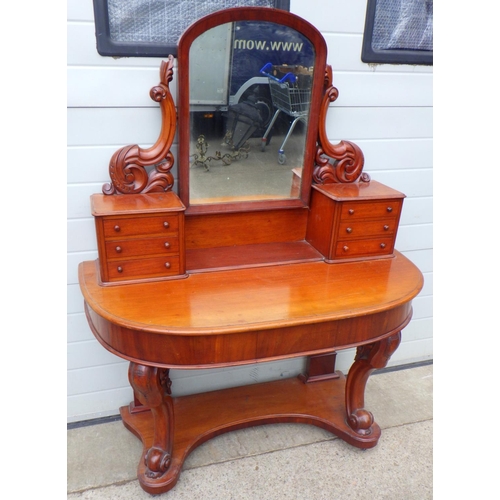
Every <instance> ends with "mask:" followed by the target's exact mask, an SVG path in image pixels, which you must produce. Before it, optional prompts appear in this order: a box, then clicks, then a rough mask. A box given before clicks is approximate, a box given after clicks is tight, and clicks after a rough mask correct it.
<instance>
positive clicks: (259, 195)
mask: <svg viewBox="0 0 500 500" xmlns="http://www.w3.org/2000/svg"><path fill="white" fill-rule="evenodd" d="M284 137H285V134H284V133H279V134H276V135H275V136H273V137H272V138H271V141H270V143H269V144H268V145H267V146H266V147H265V149H264V151H262V150H261V143H262V140H261V138H260V137H252V138H250V139H248V141H247V144H248V147H247V148H248V152H247V151H246V149H247V148H245V151H244V152H243V153H242V154H241V155H240V157H239V158H237V159H234V160H231V163H230V164H225V163H224V162H223V161H222V160H216V159H214V160H208V161H206V162H205V163H204V164H202V163H196V162H192V163H191V166H190V169H191V171H190V192H191V193H190V199H191V203H192V204H202V203H224V202H230V201H234V200H235V199H237V200H240V201H251V200H262V199H288V198H296V197H297V196H298V195H299V189H298V186H297V187H296V188H293V187H292V183H293V180H294V178H295V180H298V177H297V175H299V176H300V170H301V167H302V162H303V156H304V143H305V131H303V127H302V128H301V129H300V130H299V127H296V129H295V131H294V135H293V140H292V139H290V140H289V141H288V142H287V144H286V146H287V147H286V162H285V163H284V164H280V162H279V161H278V149H279V148H280V146H281V144H282V142H283V139H284ZM206 142H207V144H208V150H207V153H206V156H207V157H209V158H210V157H211V158H213V157H214V156H215V155H216V152H219V153H220V155H226V154H228V153H229V154H234V150H233V149H232V148H231V147H229V146H228V145H227V144H225V143H224V142H223V140H222V139H221V137H217V136H214V135H212V136H211V137H210V136H208V137H206ZM191 146H192V148H193V149H192V151H196V141H192V143H191ZM226 161H227V160H226ZM294 172H295V173H294Z"/></svg>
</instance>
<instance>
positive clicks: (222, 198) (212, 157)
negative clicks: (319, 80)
mask: <svg viewBox="0 0 500 500" xmlns="http://www.w3.org/2000/svg"><path fill="white" fill-rule="evenodd" d="M234 25H235V29H234V30H233V29H228V27H229V26H231V24H229V25H227V24H226V25H222V26H216V27H215V28H212V29H211V30H208V31H207V32H205V33H203V35H202V36H201V37H199V38H198V39H196V40H195V41H194V42H193V44H192V46H191V49H190V87H191V91H190V108H191V113H190V131H191V134H190V135H191V139H190V175H189V177H190V189H189V191H190V203H191V204H194V205H196V204H206V203H224V202H233V201H252V200H269V199H278V200H279V199H290V198H297V197H299V196H300V173H301V169H302V166H303V161H304V151H305V141H306V132H307V120H308V113H309V100H310V91H311V81H312V66H313V64H314V50H313V48H312V44H311V43H310V42H309V41H308V40H307V39H306V38H304V37H303V36H302V35H301V34H300V33H298V32H297V31H295V30H293V29H291V28H289V27H286V26H280V25H277V24H275V23H270V22H265V21H259V22H244V23H241V24H240V23H235V24H234ZM244 29H247V30H248V31H247V32H246V33H247V35H248V34H251V36H252V37H253V38H252V44H253V45H252V47H255V46H256V40H255V39H256V38H259V40H260V41H259V43H260V45H259V46H260V47H265V46H267V47H268V49H267V52H265V53H263V51H262V50H261V51H260V54H258V53H256V51H255V50H251V51H249V50H246V51H245V50H244V48H245V47H244V45H242V42H241V40H236V38H237V37H238V36H240V37H241V36H242V33H243V31H242V30H244ZM252 30H253V31H252ZM224 36H226V37H227V39H225V40H221V38H223V37H224ZM271 42H272V43H273V45H272V46H273V47H283V45H279V43H287V44H288V45H287V47H289V49H288V50H270V47H271ZM264 44H265V45H264ZM231 47H232V49H231ZM242 47H243V48H242ZM290 47H291V48H290ZM292 48H293V49H294V50H292ZM298 49H300V50H298ZM228 51H229V52H230V54H229V55H228V54H227V52H228ZM224 61H225V63H224ZM264 61H267V62H264ZM265 64H269V66H268V68H267V69H266V73H267V74H262V73H261V69H262V68H263V66H264V65H265ZM249 68H250V69H249ZM299 68H300V69H299ZM218 70H219V71H218ZM290 72H291V73H293V74H298V72H301V73H302V75H301V76H300V77H298V78H300V81H299V79H296V80H295V81H294V77H293V76H292V77H290V78H288V79H286V80H285V82H284V83H285V85H287V86H288V89H291V90H288V89H285V90H281V89H283V88H284V87H283V84H281V85H280V86H276V85H272V84H271V82H270V80H273V79H272V78H271V79H270V78H269V77H268V76H267V75H275V76H276V77H277V78H278V79H281V78H282V77H283V76H284V75H286V74H287V73H290ZM304 72H305V73H306V75H305V76H304ZM242 73H246V74H245V75H243V74H242ZM247 77H248V79H251V82H252V85H247V90H246V92H243V93H242V92H241V91H240V93H239V95H238V88H245V79H246V78H247ZM235 82H237V83H236V84H235ZM272 83H275V81H274V80H273V82H272ZM299 86H300V89H301V90H300V93H299V90H298V87H299ZM271 87H272V92H271ZM276 89H278V93H277V91H276ZM224 103H226V105H225V104H224ZM242 105H243V107H244V111H241V108H240V107H239V106H242ZM236 109H237V110H238V113H240V114H235V110H236ZM278 109H279V110H280V111H279V113H278V114H277V118H276V121H275V122H273V121H272V119H273V116H274V115H275V113H276V111H277V110H278ZM247 110H249V111H248V113H249V114H248V115H247ZM255 110H257V113H258V115H259V119H255V117H254V115H253V113H255ZM250 115H253V117H252V119H251V120H250V121H251V122H252V124H253V125H255V126H256V128H255V129H254V130H252V133H251V134H250V135H249V137H248V139H247V140H246V141H240V140H239V139H240V137H241V135H242V134H241V133H238V132H237V130H236V129H235V128H234V126H232V125H234V122H233V124H232V123H231V120H232V119H233V118H234V117H235V116H236V121H238V127H237V129H238V130H239V132H241V131H243V135H244V132H245V130H250V129H251V126H250V124H249V122H248V118H247V116H250ZM294 122H295V123H294ZM232 133H234V134H232ZM288 133H290V136H289V138H288V139H287V140H286V144H283V143H284V139H285V137H286V136H287V134H288ZM263 137H265V138H267V141H266V140H265V139H264V140H263ZM233 139H234V140H233ZM282 148H283V149H282Z"/></svg>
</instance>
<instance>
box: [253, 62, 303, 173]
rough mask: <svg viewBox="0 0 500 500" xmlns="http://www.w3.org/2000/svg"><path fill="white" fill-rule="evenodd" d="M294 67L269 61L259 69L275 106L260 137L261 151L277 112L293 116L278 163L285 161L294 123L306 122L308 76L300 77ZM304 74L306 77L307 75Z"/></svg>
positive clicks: (263, 148) (279, 153)
mask: <svg viewBox="0 0 500 500" xmlns="http://www.w3.org/2000/svg"><path fill="white" fill-rule="evenodd" d="M294 69H296V68H294V67H289V66H273V65H272V64H271V63H267V64H266V65H265V66H264V67H263V68H262V69H261V70H260V72H261V74H262V75H265V76H267V77H268V79H269V90H270V93H271V100H272V102H273V106H274V107H275V108H276V111H275V113H274V116H273V118H272V120H271V122H270V123H269V125H268V127H267V129H266V131H265V133H264V135H263V137H262V145H261V149H262V151H265V149H266V145H267V144H268V136H269V133H270V132H271V130H272V128H273V126H274V124H275V122H276V119H277V118H278V116H279V114H280V113H281V112H284V113H286V114H287V115H288V116H290V117H291V118H293V121H292V122H291V124H290V127H289V129H288V132H287V134H286V136H285V139H284V140H283V143H282V144H281V147H280V149H279V150H278V163H279V164H280V165H283V164H284V163H285V162H286V156H285V145H286V142H287V141H288V138H289V137H290V135H291V134H292V132H293V130H294V128H295V125H297V123H298V122H299V121H302V122H304V123H306V120H307V114H308V112H309V104H310V102H311V81H310V78H305V79H304V78H300V77H301V76H304V75H297V74H295V73H294ZM287 70H289V71H288V72H286V73H285V74H284V76H282V77H281V78H278V77H277V76H275V75H276V74H277V75H279V76H280V75H281V74H283V72H284V71H287ZM271 72H272V73H274V74H272V73H271ZM305 76H306V77H307V76H308V75H305Z"/></svg>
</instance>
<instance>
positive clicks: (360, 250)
mask: <svg viewBox="0 0 500 500" xmlns="http://www.w3.org/2000/svg"><path fill="white" fill-rule="evenodd" d="M393 249H394V240H393V238H374V239H367V240H347V241H339V242H338V243H337V246H336V248H335V257H337V258H351V257H364V256H373V255H388V254H391V253H392V251H393Z"/></svg>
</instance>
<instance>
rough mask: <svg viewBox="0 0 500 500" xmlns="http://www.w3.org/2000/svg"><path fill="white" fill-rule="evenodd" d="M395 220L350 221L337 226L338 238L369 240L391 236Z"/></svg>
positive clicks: (394, 229) (394, 227)
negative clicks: (372, 237) (374, 237)
mask: <svg viewBox="0 0 500 500" xmlns="http://www.w3.org/2000/svg"><path fill="white" fill-rule="evenodd" d="M396 220H397V219H385V220H384V219H380V220H370V221H354V220H353V221H351V222H341V223H340V224H339V233H338V238H340V239H345V238H349V239H351V238H355V239H359V238H369V237H371V236H382V237H383V236H391V235H393V234H394V232H395V231H396V227H397V226H396Z"/></svg>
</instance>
